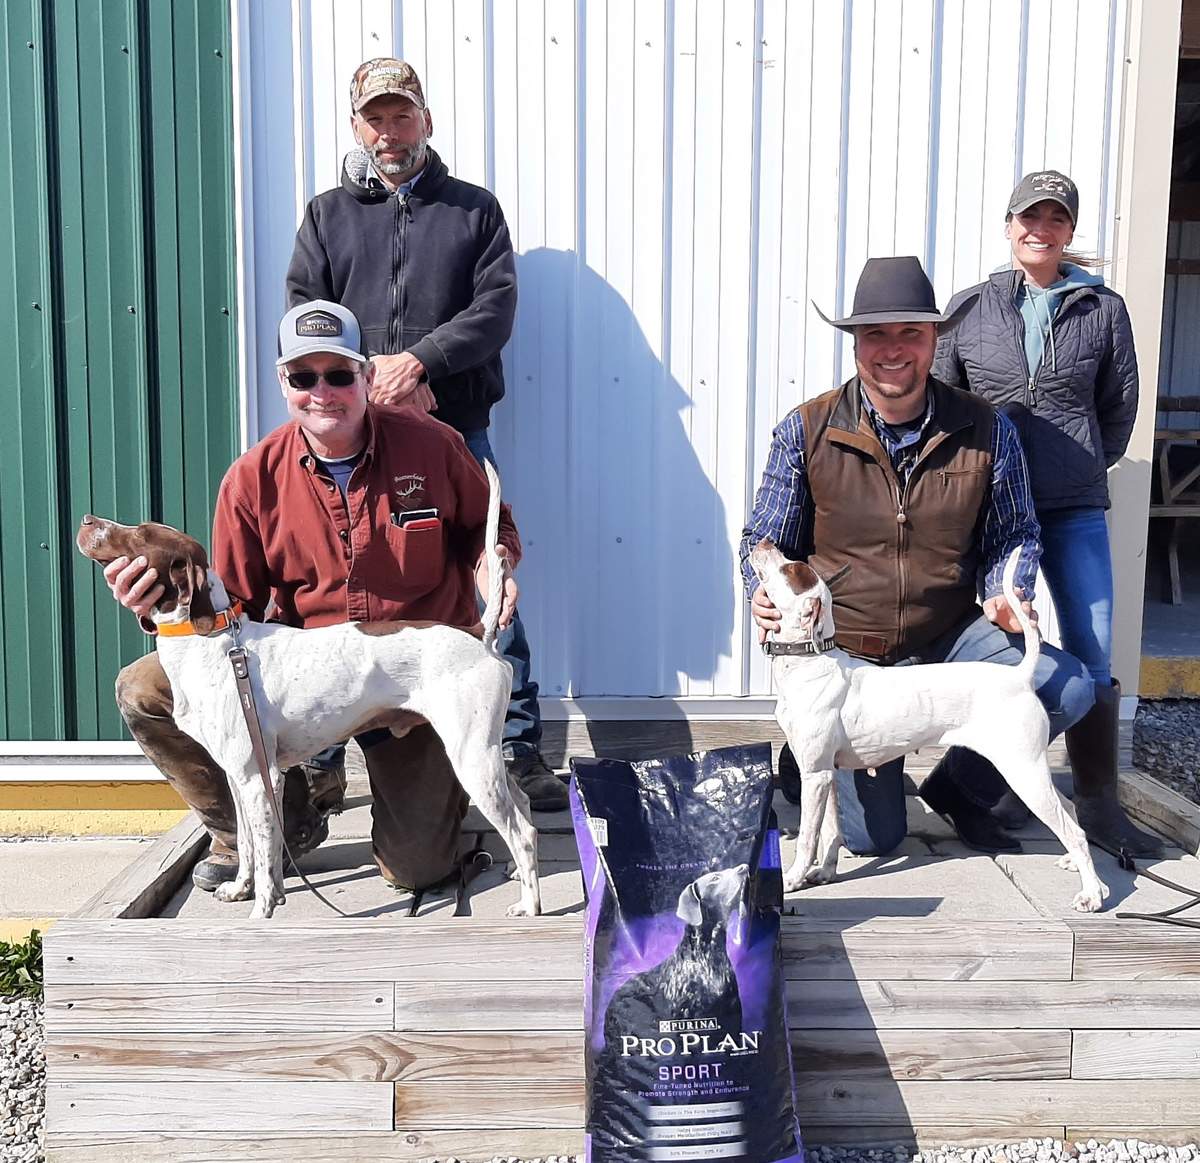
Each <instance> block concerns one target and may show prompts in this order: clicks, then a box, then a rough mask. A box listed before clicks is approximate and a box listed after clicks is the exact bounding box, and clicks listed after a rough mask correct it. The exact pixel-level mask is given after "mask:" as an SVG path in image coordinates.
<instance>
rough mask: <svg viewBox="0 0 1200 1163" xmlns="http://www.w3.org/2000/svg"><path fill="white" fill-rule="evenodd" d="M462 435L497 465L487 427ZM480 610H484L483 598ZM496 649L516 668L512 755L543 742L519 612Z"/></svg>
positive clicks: (507, 748)
mask: <svg viewBox="0 0 1200 1163" xmlns="http://www.w3.org/2000/svg"><path fill="white" fill-rule="evenodd" d="M462 438H463V440H465V441H466V442H467V448H468V450H469V451H470V453H471V455H472V456H473V457H474V458H475V459H476V460H477V461H479V463H480V464H483V462H484V461H485V460H488V461H491V463H492V464H493V465H495V463H496V458H495V456H493V455H492V445H491V442H490V441H489V440H488V434H487V429H486V428H477V429H475V430H474V431H472V432H464V433H463V434H462ZM479 609H480V612H482V611H483V602H482V601H480V604H479ZM496 648H497V649H498V650H499V651H500V653H501V654H503V655H504V657H505V658H506V659H508V662H509V664H510V665H511V666H512V670H513V684H512V685H513V691H512V699H511V700H510V701H509V704H508V716H507V718H506V719H505V720H504V754H505V755H506V756H508V757H513V756H516V755H520V754H521V753H522V752H525V753H528V752H531V751H537V750H538V749H539V748H540V746H541V742H542V713H541V711H540V710H539V709H538V685H537V683H536V682H534V681H533V678H532V677H531V668H530V664H529V642H528V640H527V639H526V637H525V626H524V624H523V623H522V622H521V617H520V615H519V614H516V613H514V614H513V620H512V621H511V622H510V623H509V624H508V626H507V628H506V629H504V630H501V631H500V633H499V634H498V635H497V636H496Z"/></svg>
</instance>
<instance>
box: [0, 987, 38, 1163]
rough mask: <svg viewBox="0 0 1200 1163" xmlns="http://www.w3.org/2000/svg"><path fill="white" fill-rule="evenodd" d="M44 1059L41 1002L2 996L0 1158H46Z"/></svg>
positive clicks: (12, 1162) (29, 1162)
mask: <svg viewBox="0 0 1200 1163" xmlns="http://www.w3.org/2000/svg"><path fill="white" fill-rule="evenodd" d="M45 1085H46V1061H45V1058H44V1056H43V1054H42V1006H41V1003H40V1002H37V1001H34V1000H33V999H32V998H26V997H19V998H18V997H0V1160H3V1161H4V1163H34V1161H35V1160H39V1159H41V1158H43V1152H42V1135H43V1130H42V1117H43V1105H44V1089H45Z"/></svg>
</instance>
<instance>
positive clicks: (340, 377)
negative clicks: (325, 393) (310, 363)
mask: <svg viewBox="0 0 1200 1163" xmlns="http://www.w3.org/2000/svg"><path fill="white" fill-rule="evenodd" d="M286 374H287V382H288V383H289V384H291V385H292V387H293V388H295V389H296V390H297V391H298V392H311V391H312V389H313V388H315V387H316V386H317V381H318V380H324V381H325V382H326V383H327V384H328V385H329V386H330V387H331V388H348V387H349V386H350V385H351V384H352V383H354V381H355V380H356V379H358V372H355V371H351V370H350V369H349V368H344V367H335V368H334V369H333V370H332V371H327V372H288V373H286Z"/></svg>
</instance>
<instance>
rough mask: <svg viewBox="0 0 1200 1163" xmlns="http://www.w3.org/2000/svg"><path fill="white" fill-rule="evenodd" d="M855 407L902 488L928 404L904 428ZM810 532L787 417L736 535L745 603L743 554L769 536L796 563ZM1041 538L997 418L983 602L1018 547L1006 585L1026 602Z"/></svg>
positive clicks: (749, 575)
mask: <svg viewBox="0 0 1200 1163" xmlns="http://www.w3.org/2000/svg"><path fill="white" fill-rule="evenodd" d="M862 400H863V405H864V406H865V407H866V409H867V415H868V416H869V417H870V418H871V425H872V427H873V428H874V430H875V434H876V436H878V437H879V442H880V444H882V445H883V447H884V449H885V451H886V452H887V454H888V457H889V458H890V459H891V462H892V467H893V468H894V469H895V470H896V475H897V476H898V477H900V479H901V481H902V482H907V481H908V478H909V476H910V475H911V473H912V469H913V466H914V465H915V464H916V460H917V455H918V453H919V452H920V448H921V444H922V443H923V441H924V439H925V432H926V429H927V428H928V427H929V422H930V420H931V419H932V418H933V401H932V398H931V397H927V402H926V405H925V414H924V415H923V416H922V417H921V419H920V421H919V422H917V423H914V424H904V425H890V424H887V423H886V422H885V421H884V419H883V417H882V416H880V415H879V413H878V412H876V411H875V409H874V408H872V407H871V405H870V402H869V401H868V400H867V396H866V393H865V392H864V393H863V396H862ZM812 525H813V504H812V495H811V494H810V493H809V491H808V473H807V471H806V469H805V467H804V427H803V425H802V423H801V421H800V413H799V411H792V412H789V413H788V414H787V415H786V416H785V417H784V418H783V420H782V421H781V422H780V424H779V426H778V427H777V428H776V429H775V431H774V433H773V436H772V440H771V451H770V452H769V453H768V455H767V467H766V468H765V469H764V470H763V478H762V484H760V485H759V486H758V493H757V494H756V495H755V498H754V511H753V512H752V513H751V514H750V521H749V524H747V526H746V527H745V529H743V530H742V546H741V555H742V577H743V579H744V581H745V584H746V596H747V597H750V596H752V595H753V594H754V591H755V590H756V589H757V588H758V578H757V577H755V576H754V570H753V569H752V568H751V566H750V550H752V549H753V548H754V546H756V545H757V544H758V543H759V542H760V541H761V540H762V539H763V538H764V537H770V538H771V540H772V541H774V542H775V544H776V545H778V546H779V548H780V550H781V551H782V552H783V554H784V556H785V557H789V558H791V559H793V560H802V559H803V558H805V557H807V556H808V554H809V552H810V547H811V545H812ZM1041 535H1042V530H1041V526H1040V525H1039V524H1038V519H1037V516H1036V514H1035V513H1034V510H1033V497H1032V495H1031V494H1030V492H1029V469H1028V467H1027V466H1026V464H1025V453H1024V452H1023V451H1022V450H1021V441H1020V438H1019V437H1018V436H1017V430H1016V428H1014V427H1013V423H1012V421H1011V420H1010V419H1009V418H1008V417H1007V416H1005V415H1004V414H1003V413H1002V412H997V413H996V422H995V424H993V425H992V489H991V494H990V496H989V498H988V502H987V512H986V513H985V514H984V520H983V546H982V548H983V561H984V584H983V597H985V598H990V597H994V596H995V595H996V594H998V593H1000V592H1001V578H1002V575H1003V573H1004V563H1005V562H1006V561H1007V560H1008V558H1009V555H1010V554H1011V553H1012V551H1013V550H1014V549H1016V548H1017V546H1020V547H1021V556H1020V558H1019V559H1018V560H1017V576H1016V578H1015V579H1014V584H1015V585H1016V586H1018V587H1020V588H1022V589H1024V591H1025V597H1026V598H1028V599H1029V600H1030V601H1032V600H1033V588H1034V583H1035V581H1036V580H1037V567H1038V561H1039V560H1040V558H1041V556H1042V543H1041Z"/></svg>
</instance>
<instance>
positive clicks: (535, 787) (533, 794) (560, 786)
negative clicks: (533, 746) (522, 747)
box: [504, 751, 571, 812]
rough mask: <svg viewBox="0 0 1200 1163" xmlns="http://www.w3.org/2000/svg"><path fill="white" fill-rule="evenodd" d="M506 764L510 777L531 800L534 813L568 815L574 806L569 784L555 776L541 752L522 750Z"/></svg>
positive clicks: (530, 805) (530, 804)
mask: <svg viewBox="0 0 1200 1163" xmlns="http://www.w3.org/2000/svg"><path fill="white" fill-rule="evenodd" d="M504 762H505V766H506V767H507V768H508V774H509V775H511V776H512V778H513V779H515V780H516V781H517V786H518V787H520V789H521V790H522V791H523V792H524V793H525V794H526V795H527V796H528V797H529V807H530V808H531V809H532V810H533V811H535V812H565V811H566V810H567V809H568V808H569V807H570V806H571V801H570V798H569V797H568V795H567V785H566V784H565V783H563V781H562V780H561V779H559V778H558V776H557V775H555V773H554V769H553V768H552V767H551V766H550V765H549V764H548V763H547V762H546V761H545V759H543V758H542V753H541V752H540V751H520V752H518V753H517V754H516V755H515V756H513V757H512V758H511V759H506V760H505V761H504Z"/></svg>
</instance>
